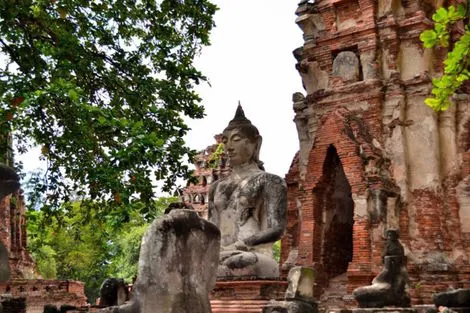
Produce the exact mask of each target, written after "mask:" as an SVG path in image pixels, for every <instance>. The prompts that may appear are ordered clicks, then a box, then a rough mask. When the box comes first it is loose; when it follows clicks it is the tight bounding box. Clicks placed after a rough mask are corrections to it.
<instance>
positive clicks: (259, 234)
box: [209, 105, 287, 278]
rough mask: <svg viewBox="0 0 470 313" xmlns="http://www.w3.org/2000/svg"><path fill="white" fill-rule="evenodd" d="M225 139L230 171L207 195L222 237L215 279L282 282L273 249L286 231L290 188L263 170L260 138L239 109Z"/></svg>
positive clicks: (212, 220) (215, 183)
mask: <svg viewBox="0 0 470 313" xmlns="http://www.w3.org/2000/svg"><path fill="white" fill-rule="evenodd" d="M222 140H223V143H224V151H225V153H226V154H227V157H228V160H229V164H230V166H231V168H232V172H231V173H230V175H229V176H227V177H224V178H222V179H219V180H217V181H215V182H214V183H212V185H211V188H210V191H209V221H211V222H212V223H214V224H216V225H217V226H218V227H219V229H220V232H221V252H220V258H219V266H218V270H217V277H219V278H222V277H227V278H229V277H243V276H245V277H246V276H250V277H257V278H275V277H278V276H279V265H278V263H277V262H276V260H274V258H273V247H272V246H273V243H274V242H276V241H277V240H279V239H280V238H281V236H282V235H283V233H284V230H285V227H286V207H287V200H286V199H287V197H286V190H287V189H286V184H285V182H284V180H283V179H282V178H280V177H279V176H276V175H274V174H269V173H266V172H265V171H264V168H263V165H262V162H260V160H259V151H260V148H261V142H262V138H261V136H260V134H259V132H258V129H257V128H256V127H255V126H254V125H252V124H251V122H250V121H249V120H248V119H247V118H246V117H245V114H244V112H243V109H242V107H241V106H240V105H239V106H238V108H237V111H236V114H235V117H234V119H233V120H232V121H230V123H229V124H228V126H227V127H226V128H225V130H224V131H223V137H222Z"/></svg>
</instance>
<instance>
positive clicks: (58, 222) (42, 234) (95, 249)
mask: <svg viewBox="0 0 470 313" xmlns="http://www.w3.org/2000/svg"><path fill="white" fill-rule="evenodd" d="M176 200H177V199H176V198H174V197H170V198H165V197H161V198H158V199H157V200H155V203H154V207H155V211H153V212H152V214H150V215H148V216H143V215H142V214H140V209H139V207H138V205H137V204H136V205H134V206H129V208H128V210H127V211H126V212H127V213H128V219H127V220H126V221H125V222H121V223H119V224H118V225H117V224H116V221H115V220H114V218H113V216H112V215H108V216H106V217H104V216H103V215H102V214H100V212H99V205H88V206H87V207H85V206H83V205H80V203H78V202H75V203H69V205H67V206H64V210H65V211H66V212H67V213H68V214H66V215H63V216H62V215H52V216H51V215H48V214H46V213H45V212H43V211H36V210H32V209H29V210H28V211H27V217H28V225H27V226H28V250H29V251H31V253H32V255H33V258H34V260H35V262H36V264H37V270H38V272H39V274H40V275H41V276H42V278H45V279H74V280H80V281H83V282H84V283H85V293H86V295H87V297H88V300H89V301H90V303H94V299H95V298H96V297H98V296H99V288H100V286H101V283H102V282H103V281H104V280H105V279H106V278H108V277H117V278H123V279H124V280H125V281H126V282H127V283H131V282H132V280H133V277H134V276H136V275H137V266H138V261H139V253H140V244H141V241H142V236H143V234H144V233H145V231H146V229H147V227H148V226H149V225H150V223H151V221H152V220H153V219H154V218H156V217H158V216H161V215H162V214H163V212H164V210H165V209H166V208H167V207H168V205H169V204H170V203H172V202H174V201H176Z"/></svg>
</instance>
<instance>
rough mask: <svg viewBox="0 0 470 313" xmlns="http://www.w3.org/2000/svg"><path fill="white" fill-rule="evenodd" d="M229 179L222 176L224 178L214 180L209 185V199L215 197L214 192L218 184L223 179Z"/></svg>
mask: <svg viewBox="0 0 470 313" xmlns="http://www.w3.org/2000/svg"><path fill="white" fill-rule="evenodd" d="M225 180H227V177H222V178H219V179H217V180H216V181H214V182H213V183H212V184H211V185H210V187H209V199H213V198H214V193H215V191H216V190H217V186H219V184H220V183H221V182H223V181H225Z"/></svg>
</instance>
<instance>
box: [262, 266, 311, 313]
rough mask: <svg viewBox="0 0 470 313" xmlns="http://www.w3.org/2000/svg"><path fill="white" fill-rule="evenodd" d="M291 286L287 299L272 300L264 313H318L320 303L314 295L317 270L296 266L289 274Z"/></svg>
mask: <svg viewBox="0 0 470 313" xmlns="http://www.w3.org/2000/svg"><path fill="white" fill-rule="evenodd" d="M287 280H288V281H289V286H288V287H287V290H286V294H285V301H273V300H271V301H270V302H269V303H268V304H267V305H266V306H265V307H264V308H263V313H316V312H318V309H317V307H318V305H317V302H316V301H315V297H314V295H313V286H314V284H315V272H314V270H313V268H310V267H301V266H294V267H293V268H291V270H290V271H289V275H288V276H287Z"/></svg>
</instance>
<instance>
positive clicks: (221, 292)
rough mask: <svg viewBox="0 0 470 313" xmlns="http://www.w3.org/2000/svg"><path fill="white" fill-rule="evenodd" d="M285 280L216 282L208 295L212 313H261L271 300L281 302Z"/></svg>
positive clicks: (285, 286) (285, 285) (285, 287)
mask: <svg viewBox="0 0 470 313" xmlns="http://www.w3.org/2000/svg"><path fill="white" fill-rule="evenodd" d="M287 285H288V283H287V281H285V280H255V279H253V280H233V281H218V282H217V283H216V285H215V288H214V289H213V290H212V292H211V293H210V299H211V307H212V312H213V313H227V312H230V313H235V312H237V313H238V312H240V313H261V312H262V311H263V307H264V306H265V304H267V303H268V302H269V301H270V300H271V299H274V300H283V299H284V293H285V291H286V289H287Z"/></svg>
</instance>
